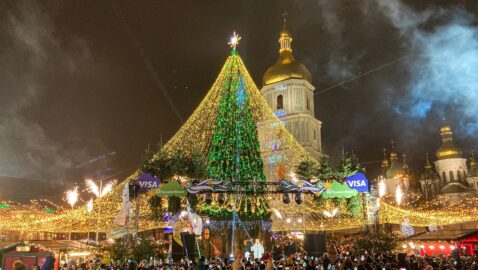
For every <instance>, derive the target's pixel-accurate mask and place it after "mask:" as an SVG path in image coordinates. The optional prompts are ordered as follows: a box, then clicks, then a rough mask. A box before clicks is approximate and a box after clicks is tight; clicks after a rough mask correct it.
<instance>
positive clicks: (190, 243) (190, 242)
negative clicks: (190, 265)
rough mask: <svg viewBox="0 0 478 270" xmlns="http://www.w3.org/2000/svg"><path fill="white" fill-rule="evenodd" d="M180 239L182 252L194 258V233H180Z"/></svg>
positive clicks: (195, 250) (195, 255)
mask: <svg viewBox="0 0 478 270" xmlns="http://www.w3.org/2000/svg"><path fill="white" fill-rule="evenodd" d="M181 240H182V241H183V248H184V254H185V255H186V256H188V257H189V258H190V259H191V260H194V258H195V257H197V245H196V235H194V234H192V233H181Z"/></svg>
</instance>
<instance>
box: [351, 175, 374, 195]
mask: <svg viewBox="0 0 478 270" xmlns="http://www.w3.org/2000/svg"><path fill="white" fill-rule="evenodd" d="M345 183H346V184H347V186H349V188H351V189H355V190H357V191H358V192H368V191H369V187H368V179H367V177H365V175H364V174H363V173H356V174H354V175H352V176H350V177H347V178H345Z"/></svg>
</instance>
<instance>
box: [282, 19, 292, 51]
mask: <svg viewBox="0 0 478 270" xmlns="http://www.w3.org/2000/svg"><path fill="white" fill-rule="evenodd" d="M287 15H288V13H287V12H285V11H284V13H283V14H282V17H283V21H284V25H283V27H282V31H281V32H280V37H279V44H280V49H279V53H281V52H285V51H287V52H292V47H291V43H292V35H291V34H290V32H289V31H288V30H287V27H286V25H287Z"/></svg>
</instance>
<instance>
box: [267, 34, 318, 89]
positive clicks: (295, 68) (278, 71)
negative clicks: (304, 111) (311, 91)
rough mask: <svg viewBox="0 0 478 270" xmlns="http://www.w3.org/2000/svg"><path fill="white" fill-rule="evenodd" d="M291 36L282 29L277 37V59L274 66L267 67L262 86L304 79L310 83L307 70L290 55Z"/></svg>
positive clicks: (310, 78)
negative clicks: (278, 47)
mask: <svg viewBox="0 0 478 270" xmlns="http://www.w3.org/2000/svg"><path fill="white" fill-rule="evenodd" d="M291 43H292V35H291V34H290V32H289V31H288V30H287V29H285V27H284V29H282V31H281V32H280V37H279V44H280V49H279V59H277V62H276V63H275V65H273V66H271V67H269V68H268V69H267V70H266V72H265V73H264V77H263V78H262V83H263V84H264V85H267V84H272V83H276V82H280V81H284V80H287V79H304V80H306V81H308V82H309V83H312V76H311V75H310V72H309V70H308V69H307V68H306V67H305V66H304V65H303V64H302V63H300V62H297V61H296V60H295V58H294V56H293V55H292V47H291Z"/></svg>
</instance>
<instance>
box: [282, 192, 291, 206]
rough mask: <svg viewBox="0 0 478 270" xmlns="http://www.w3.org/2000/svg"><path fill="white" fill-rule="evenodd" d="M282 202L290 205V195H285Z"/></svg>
mask: <svg viewBox="0 0 478 270" xmlns="http://www.w3.org/2000/svg"><path fill="white" fill-rule="evenodd" d="M282 202H283V203H285V204H289V203H290V198H289V194H287V193H284V196H283V197H282Z"/></svg>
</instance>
